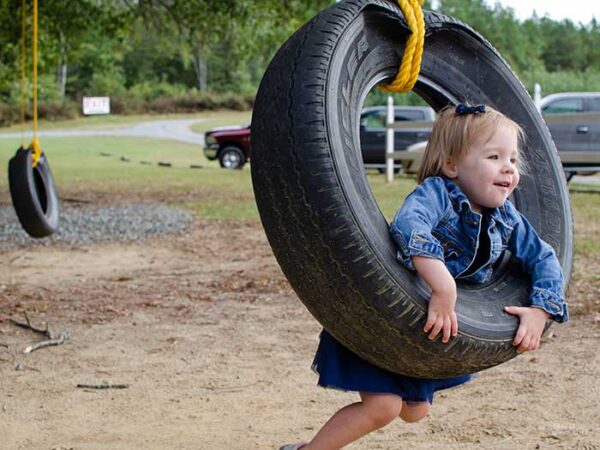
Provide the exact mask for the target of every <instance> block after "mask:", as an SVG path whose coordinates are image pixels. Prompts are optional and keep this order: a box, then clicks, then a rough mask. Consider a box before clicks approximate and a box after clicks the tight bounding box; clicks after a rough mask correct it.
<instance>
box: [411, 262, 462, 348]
mask: <svg viewBox="0 0 600 450" xmlns="http://www.w3.org/2000/svg"><path fill="white" fill-rule="evenodd" d="M412 262H413V265H414V267H415V269H416V270H417V273H418V274H419V276H420V277H421V278H422V279H423V280H424V281H425V282H426V283H427V284H428V285H429V287H431V291H432V292H431V300H429V308H428V311H427V322H426V323H425V327H424V328H423V331H425V332H426V333H427V332H429V339H431V340H433V339H435V338H436V336H437V335H438V334H439V333H440V331H441V332H442V342H443V343H444V344H445V343H447V342H448V341H449V340H450V336H456V335H457V334H458V320H457V318H456V312H455V311H454V306H455V305H456V282H455V281H454V278H452V275H451V274H450V272H449V271H448V269H447V268H446V265H445V264H444V263H443V262H442V261H440V260H439V259H433V258H428V257H424V256H413V257H412Z"/></svg>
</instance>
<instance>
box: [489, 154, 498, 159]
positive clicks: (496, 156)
mask: <svg viewBox="0 0 600 450" xmlns="http://www.w3.org/2000/svg"><path fill="white" fill-rule="evenodd" d="M488 159H498V155H490V156H488Z"/></svg>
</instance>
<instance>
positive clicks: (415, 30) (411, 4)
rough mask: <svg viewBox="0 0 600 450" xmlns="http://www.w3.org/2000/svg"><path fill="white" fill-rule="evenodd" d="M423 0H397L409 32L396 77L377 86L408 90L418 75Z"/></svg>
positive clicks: (423, 29)
mask: <svg viewBox="0 0 600 450" xmlns="http://www.w3.org/2000/svg"><path fill="white" fill-rule="evenodd" d="M423 1H424V0H397V2H398V5H400V9H402V13H403V14H404V18H405V19H406V23H407V24H408V27H409V28H410V31H411V34H410V36H409V37H408V39H407V40H406V45H405V47H404V55H403V56H402V62H401V63H400V69H399V70H398V75H396V79H395V80H394V81H392V82H391V83H390V84H384V85H380V86H379V88H380V89H382V90H383V91H386V92H400V93H403V92H408V91H410V90H411V89H412V88H413V87H414V85H415V83H416V82H417V78H418V77H419V71H420V69H421V59H422V58H423V47H424V45H425V19H424V18H423V11H422V10H421V5H423Z"/></svg>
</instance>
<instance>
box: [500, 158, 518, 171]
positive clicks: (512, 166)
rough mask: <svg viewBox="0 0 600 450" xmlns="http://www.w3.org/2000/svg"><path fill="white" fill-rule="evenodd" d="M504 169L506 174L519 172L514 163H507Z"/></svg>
mask: <svg viewBox="0 0 600 450" xmlns="http://www.w3.org/2000/svg"><path fill="white" fill-rule="evenodd" d="M502 169H503V171H504V172H506V173H515V170H517V166H516V165H515V164H514V163H513V162H512V161H506V162H505V163H504V165H503V167H502Z"/></svg>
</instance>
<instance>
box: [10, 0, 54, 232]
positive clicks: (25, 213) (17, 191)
mask: <svg viewBox="0 0 600 450" xmlns="http://www.w3.org/2000/svg"><path fill="white" fill-rule="evenodd" d="M37 16H38V8H37V0H33V39H32V41H33V79H32V84H33V141H32V142H31V144H30V145H29V147H28V148H25V147H24V146H23V145H21V147H20V148H19V149H18V150H17V153H16V154H15V156H13V157H12V158H11V159H10V161H9V163H8V183H9V188H10V195H11V198H12V202H13V206H14V208H15V212H16V213H17V217H18V218H19V222H20V223H21V226H22V227H23V229H24V230H25V231H26V232H27V234H29V235H30V236H31V237H34V238H42V237H46V236H50V235H51V234H53V233H54V232H56V230H57V229H58V217H59V214H58V196H57V194H56V188H55V185H54V179H53V177H52V172H51V170H50V165H49V164H48V160H47V158H46V156H45V155H44V153H43V152H42V150H41V148H40V144H39V141H38V138H37V32H38V21H37ZM25 24H26V1H25V0H23V1H22V29H21V31H22V37H21V124H24V123H25V98H24V96H25Z"/></svg>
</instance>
